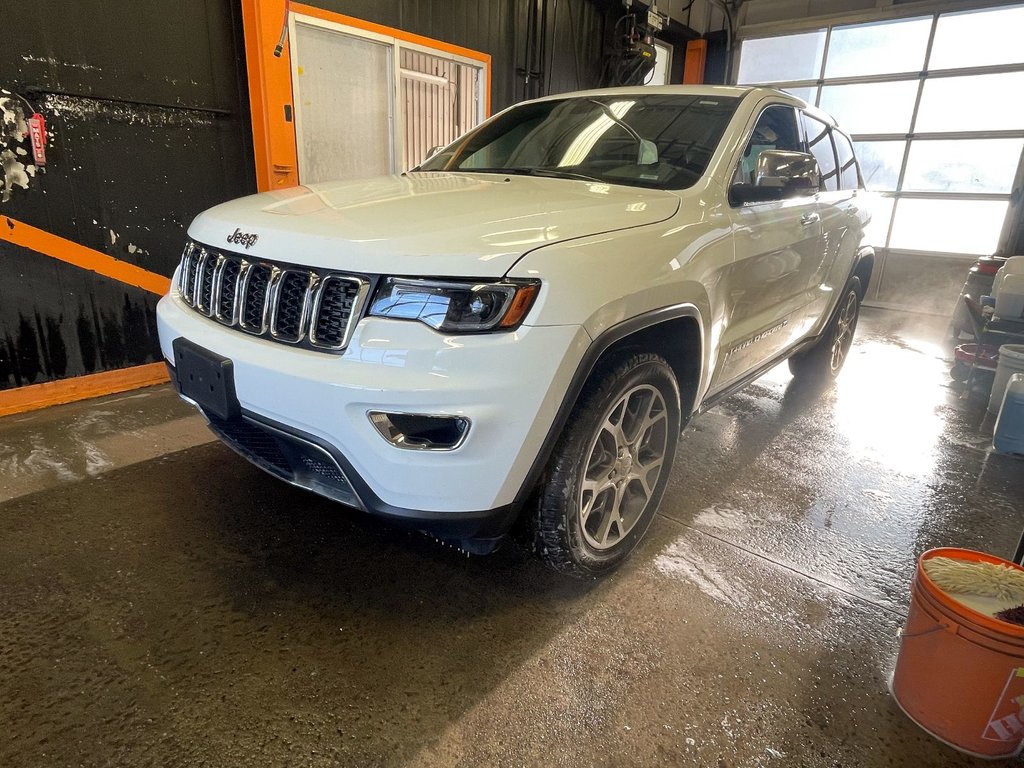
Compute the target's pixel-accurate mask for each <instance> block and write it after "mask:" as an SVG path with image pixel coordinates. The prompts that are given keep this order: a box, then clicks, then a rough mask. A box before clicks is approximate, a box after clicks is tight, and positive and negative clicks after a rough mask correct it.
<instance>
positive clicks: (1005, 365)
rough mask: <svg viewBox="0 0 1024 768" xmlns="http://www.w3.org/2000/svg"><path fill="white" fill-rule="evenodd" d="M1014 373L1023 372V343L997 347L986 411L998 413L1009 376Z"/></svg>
mask: <svg viewBox="0 0 1024 768" xmlns="http://www.w3.org/2000/svg"><path fill="white" fill-rule="evenodd" d="M1015 373H1024V344H1003V346H1001V347H1000V348H999V364H998V366H997V367H996V378H995V381H993V382H992V394H991V395H990V396H989V399H988V412H989V413H998V412H999V406H1001V405H1002V404H1003V395H1004V394H1005V393H1006V385H1007V384H1008V383H1009V382H1010V377H1011V376H1012V375H1013V374H1015Z"/></svg>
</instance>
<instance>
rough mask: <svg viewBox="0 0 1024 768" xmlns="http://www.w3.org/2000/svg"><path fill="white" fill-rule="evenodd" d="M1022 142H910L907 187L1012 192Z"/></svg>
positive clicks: (951, 190) (922, 189)
mask: <svg viewBox="0 0 1024 768" xmlns="http://www.w3.org/2000/svg"><path fill="white" fill-rule="evenodd" d="M1022 145H1024V141H1021V140H1020V139H972V140H964V141H915V142H913V143H912V144H911V145H910V158H909V159H908V161H907V174H906V177H905V178H904V180H903V188H904V189H906V190H910V191H916V192H983V193H984V192H991V193H995V194H1009V193H1010V191H1011V190H1012V188H1013V177H1014V174H1015V173H1016V171H1017V162H1018V161H1019V159H1020V151H1021V146H1022Z"/></svg>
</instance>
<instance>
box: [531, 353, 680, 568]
mask: <svg viewBox="0 0 1024 768" xmlns="http://www.w3.org/2000/svg"><path fill="white" fill-rule="evenodd" d="M679 430H680V406H679V384H678V383H677V381H676V377H675V375H674V373H673V371H672V369H671V367H669V365H668V363H666V362H665V360H664V359H663V358H661V357H659V356H658V355H654V354H646V353H645V354H633V355H630V356H629V357H626V358H622V359H619V360H618V361H615V362H613V363H611V364H608V365H605V366H602V367H601V368H600V369H599V370H598V371H597V372H595V375H594V376H593V377H592V378H591V381H590V382H589V383H588V385H587V387H586V388H585V389H584V392H583V394H582V395H581V396H580V401H579V402H578V403H577V405H576V408H575V409H574V410H573V414H572V417H571V420H570V424H569V427H568V429H567V430H566V432H565V434H564V435H563V436H562V439H561V440H559V442H558V445H557V446H556V448H555V451H554V453H553V454H552V457H551V461H550V463H549V465H548V469H547V472H546V473H545V477H544V479H543V480H542V482H541V486H540V489H539V493H538V494H537V496H538V505H537V508H536V513H535V516H534V543H535V547H536V549H537V552H538V554H540V556H541V558H542V559H543V560H544V561H545V563H547V565H548V566H550V567H551V568H554V569H555V570H557V571H560V572H562V573H567V574H569V575H572V576H576V577H581V578H584V577H593V576H600V575H602V574H604V573H607V572H608V571H610V570H612V569H613V568H615V567H616V566H618V565H619V564H620V563H621V562H622V561H623V560H625V559H626V557H627V556H628V555H629V553H630V552H632V551H633V549H634V548H635V547H636V545H637V544H638V543H639V542H640V540H641V539H642V538H643V536H644V534H645V533H646V532H647V529H648V527H650V524H651V521H652V520H653V519H654V514H655V512H656V511H657V508H658V504H659V503H660V502H661V497H662V495H663V494H664V492H665V485H666V483H667V481H668V474H669V471H670V469H671V467H672V461H673V459H674V458H675V452H676V444H677V443H678V441H679Z"/></svg>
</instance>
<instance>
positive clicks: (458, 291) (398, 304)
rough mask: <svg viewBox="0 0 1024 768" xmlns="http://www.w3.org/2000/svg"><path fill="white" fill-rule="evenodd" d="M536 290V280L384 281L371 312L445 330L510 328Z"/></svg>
mask: <svg viewBox="0 0 1024 768" xmlns="http://www.w3.org/2000/svg"><path fill="white" fill-rule="evenodd" d="M539 290H540V283H539V282H536V281H522V282H512V281H508V282H500V283H469V282H455V281H451V282H447V281H435V280H406V279H403V278H398V277H389V278H387V279H385V280H384V282H383V283H382V284H381V286H380V288H378V289H377V293H376V295H375V296H374V299H373V303H372V304H371V305H370V314H371V315H377V316H378V317H390V318H394V319H398V320H419V321H420V322H421V323H426V324H427V325H429V326H430V327H431V328H434V329H435V330H438V331H445V332H449V333H479V332H481V331H498V330H508V329H511V328H515V327H516V326H518V325H519V324H520V323H521V322H522V321H523V318H524V317H526V313H527V312H528V311H529V310H530V307H531V306H532V305H533V300H534V299H535V298H536V297H537V292H538V291H539Z"/></svg>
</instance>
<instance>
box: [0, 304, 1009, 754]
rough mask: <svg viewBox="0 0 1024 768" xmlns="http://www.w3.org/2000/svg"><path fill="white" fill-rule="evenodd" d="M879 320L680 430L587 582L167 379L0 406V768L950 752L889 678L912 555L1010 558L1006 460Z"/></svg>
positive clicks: (939, 377) (900, 325) (925, 364)
mask: <svg viewBox="0 0 1024 768" xmlns="http://www.w3.org/2000/svg"><path fill="white" fill-rule="evenodd" d="M941 331H942V324H941V323H939V322H937V321H929V320H927V319H922V318H920V317H917V318H911V317H908V316H904V315H898V314H895V313H890V312H883V311H879V310H875V311H868V312H866V313H865V317H864V319H863V320H862V325H861V329H860V332H859V336H858V340H857V345H856V347H855V349H854V353H853V356H852V358H851V359H850V361H849V363H848V365H847V368H846V370H845V371H844V372H843V375H842V377H841V379H840V381H839V382H838V384H837V385H836V386H835V387H834V388H832V389H828V390H826V391H824V392H808V391H803V390H800V389H797V388H795V387H794V386H793V385H792V384H791V380H790V377H789V374H788V372H787V369H786V367H785V366H781V367H780V368H778V369H776V370H775V371H773V372H771V373H769V374H768V375H767V376H765V377H764V378H762V379H761V380H759V381H758V382H757V383H756V384H755V385H753V386H752V387H750V388H749V389H748V390H746V391H745V392H743V393H741V394H738V395H736V396H734V397H732V398H731V399H729V400H728V401H726V402H724V403H723V404H722V405H720V406H719V407H717V408H716V409H714V410H712V411H711V412H709V413H707V414H705V415H703V416H701V417H699V418H698V419H696V420H695V421H694V422H693V424H692V425H691V426H690V427H689V428H688V429H687V431H686V433H685V435H684V437H683V440H682V444H681V448H680V452H679V456H678V458H677V460H676V466H675V469H674V472H673V476H672V482H671V486H670V488H669V491H668V494H667V496H666V498H665V500H664V502H663V504H662V510H661V514H660V515H659V517H658V519H657V520H656V522H655V524H654V526H653V527H652V529H651V532H650V535H649V536H648V539H647V541H646V543H645V544H644V545H643V547H642V549H641V550H640V551H638V552H637V553H635V555H634V556H633V558H632V559H631V560H630V561H629V562H628V564H627V565H626V566H625V567H624V568H622V569H621V570H620V571H619V572H617V573H616V574H614V575H613V576H611V577H610V578H607V579H605V580H603V581H601V582H595V583H586V584H584V583H577V582H573V581H566V580H565V579H564V578H562V577H559V576H557V575H555V574H552V573H549V572H547V571H546V570H545V569H544V568H543V567H541V566H540V565H539V564H538V563H537V562H535V561H534V560H532V559H531V558H530V557H529V556H528V555H527V554H525V553H523V552H522V551H520V550H519V549H517V548H515V547H506V548H505V549H503V550H502V551H500V552H499V553H498V554H496V555H494V556H491V557H487V558H467V557H465V556H464V555H461V554H459V553H458V552H455V551H453V550H451V549H448V548H444V547H442V546H440V545H438V544H436V543H434V542H432V541H430V540H428V539H425V538H423V537H421V536H419V535H417V534H413V533H408V532H403V531H396V530H392V529H389V528H387V527H386V526H384V525H382V524H380V523H378V522H375V521H371V520H366V519H363V518H362V517H361V516H359V515H358V514H356V513H354V512H351V511H348V510H346V509H344V508H341V507H338V506H336V505H334V504H331V503H330V502H327V501H323V500H321V499H318V498H317V497H315V496H312V495H310V494H308V493H305V492H303V491H299V490H296V489H293V488H290V487H288V486H286V485H284V484H283V483H280V482H278V481H276V480H274V479H272V478H270V477H268V476H265V475H263V474H261V473H260V472H259V471H258V470H256V469H255V468H253V467H251V466H249V465H248V464H247V463H245V462H244V461H243V460H241V459H239V458H237V457H236V456H235V454H233V453H232V452H231V451H230V450H229V449H227V448H225V447H223V446H221V445H220V444H219V443H216V442H212V441H211V438H210V437H209V435H208V434H207V433H206V432H205V431H204V428H203V425H202V422H201V420H200V419H199V418H198V416H195V415H193V414H192V413H191V412H190V410H189V409H188V408H187V407H186V406H184V405H183V404H181V403H179V402H178V401H177V400H176V398H175V397H174V395H173V393H172V392H171V391H169V389H168V388H166V387H164V388H154V389H150V390H146V391H143V392H140V393H136V394H134V395H129V396H119V397H114V398H107V399H104V400H97V401H92V402H88V403H80V404H76V405H71V406H63V407H60V408H54V409H50V410H48V411H44V412H41V413H36V414H27V415H24V416H17V417H8V418H6V419H2V420H0V530H2V531H3V535H2V536H0V766H5V767H6V766H10V767H13V766H32V767H33V768H35V767H38V766H51V765H52V766H65V765H67V766H70V765H75V766H78V765H82V766H100V765H104V766H105V765H125V766H146V765H153V766H178V765H189V766H191V765H207V766H243V765H268V766H269V765H274V766H277V765H296V766H307V765H308V766H329V765H342V766H396V765H410V766H492V765H493V766H521V765H528V766H534V765H537V766H548V765H550V766H577V765H578V766H589V765H599V766H653V765H670V766H714V767H715V768H726V767H731V766H808V767H810V766H970V765H983V764H985V765H992V763H983V762H981V761H978V760H974V759H971V758H967V757H964V756H962V755H960V754H959V753H957V752H955V751H953V750H952V749H950V748H949V747H946V746H944V745H942V744H941V743H939V742H937V741H935V740H933V739H932V738H931V737H929V736H927V735H926V734H925V733H923V732H922V731H921V730H920V729H918V728H917V727H916V726H915V725H914V724H912V723H911V722H910V721H909V720H908V719H907V718H906V717H905V716H904V715H903V714H902V713H901V712H900V711H899V710H898V708H897V706H896V704H895V703H894V702H893V700H892V698H891V697H890V695H889V693H888V691H887V687H886V680H887V677H888V675H889V674H890V672H891V671H892V668H893V664H894V661H895V656H896V653H897V650H898V646H899V639H898V633H899V631H900V628H901V625H902V622H903V619H904V617H905V614H906V609H907V605H908V601H909V595H908V588H909V583H910V579H911V577H912V574H913V571H914V565H915V559H916V557H917V555H918V554H920V553H921V552H922V551H924V550H925V549H928V548H930V547H933V546H940V545H953V546H964V547H971V548H977V549H981V550H985V551H989V552H992V553H994V554H997V555H1001V556H1009V555H1010V554H1011V553H1012V552H1013V550H1014V547H1015V545H1016V542H1017V537H1018V536H1019V535H1020V532H1021V528H1022V527H1024V502H1022V499H1024V460H1021V459H1014V458H1010V457H1005V456H1000V455H997V454H993V453H992V452H991V451H990V449H989V441H990V436H991V423H990V420H986V419H984V400H983V399H982V398H980V397H975V398H966V399H960V398H959V397H958V395H957V393H956V392H955V391H953V390H951V389H950V388H949V386H948V383H949V379H948V376H947V370H948V363H947V362H945V361H944V359H943V357H944V356H948V349H947V348H946V347H944V346H943V345H942V342H941Z"/></svg>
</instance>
